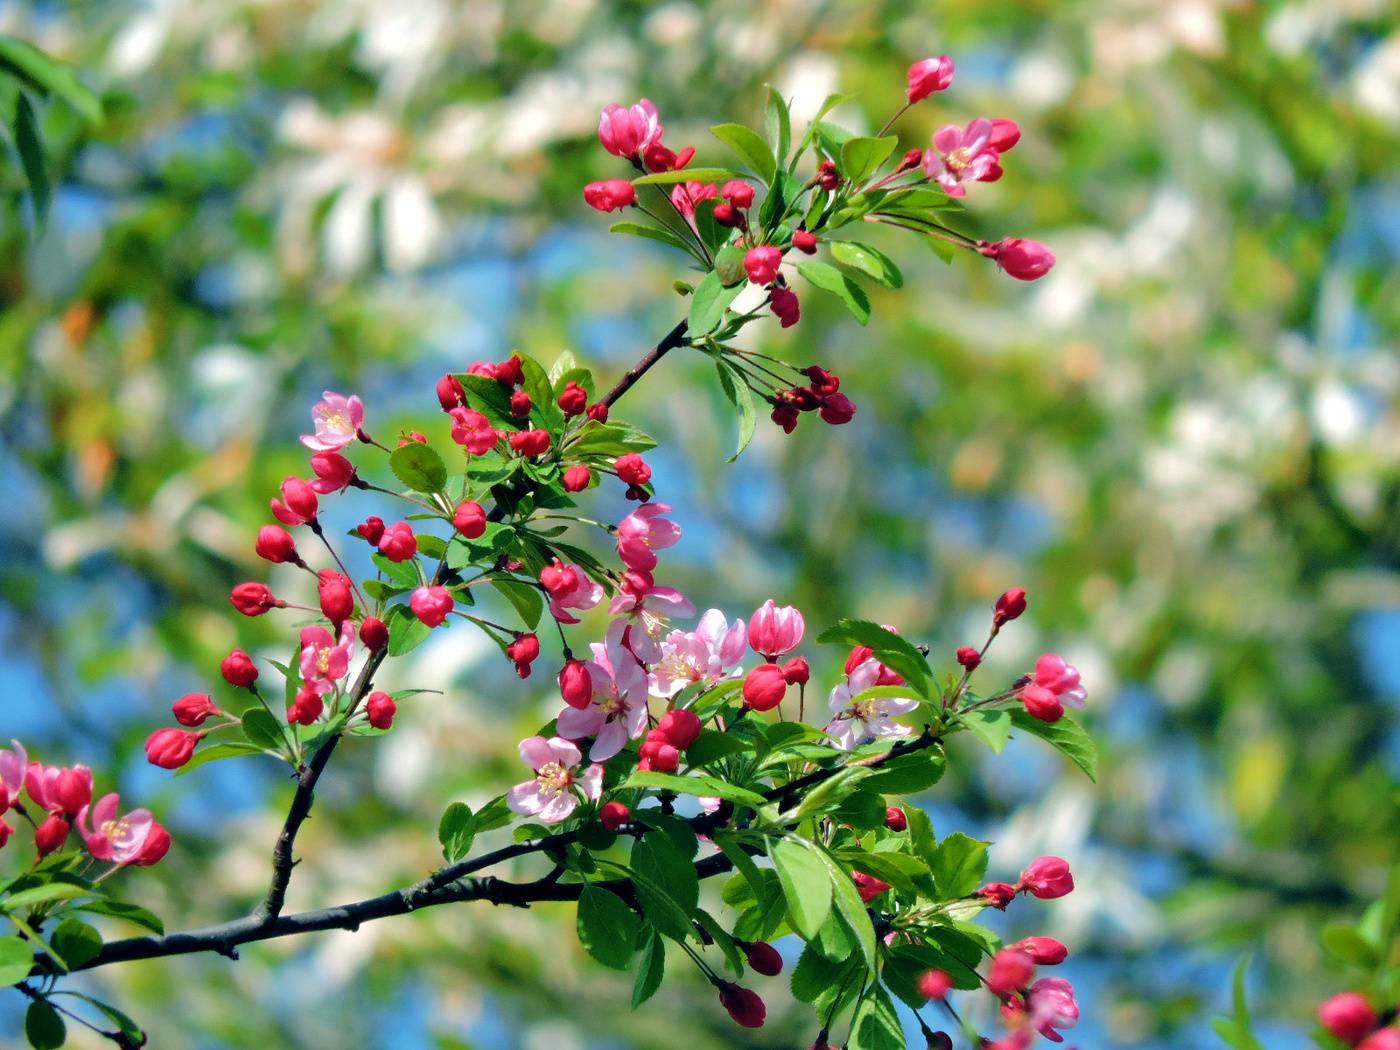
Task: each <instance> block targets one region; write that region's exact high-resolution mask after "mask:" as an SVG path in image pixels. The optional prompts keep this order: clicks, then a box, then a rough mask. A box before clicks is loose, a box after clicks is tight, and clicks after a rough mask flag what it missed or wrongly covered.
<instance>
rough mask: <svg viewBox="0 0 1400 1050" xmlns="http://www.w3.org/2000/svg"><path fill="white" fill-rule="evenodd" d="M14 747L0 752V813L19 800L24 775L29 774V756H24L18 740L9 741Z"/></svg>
mask: <svg viewBox="0 0 1400 1050" xmlns="http://www.w3.org/2000/svg"><path fill="white" fill-rule="evenodd" d="M10 743H11V744H12V745H14V750H12V751H0V802H4V805H3V806H0V813H4V812H5V811H6V810H7V809H9V808H10V807H11V806H13V805H14V804H15V803H16V802H17V801H18V800H19V793H20V792H21V791H23V790H24V778H25V774H27V773H28V772H29V756H28V755H27V754H25V751H24V745H23V744H21V743H20V742H19V741H18V740H11V741H10Z"/></svg>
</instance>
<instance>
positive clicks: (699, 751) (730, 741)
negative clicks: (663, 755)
mask: <svg viewBox="0 0 1400 1050" xmlns="http://www.w3.org/2000/svg"><path fill="white" fill-rule="evenodd" d="M752 750H753V744H752V743H750V742H749V741H747V740H742V739H740V738H739V737H736V736H731V735H730V734H729V733H721V732H720V731H719V730H717V729H702V730H701V731H700V735H699V736H698V737H696V738H695V743H693V744H691V745H690V747H688V748H686V751H685V760H686V761H687V762H689V763H690V764H691V766H708V765H709V764H710V763H711V762H718V761H719V760H720V759H721V758H727V757H728V756H730V755H737V754H740V753H741V752H744V751H752Z"/></svg>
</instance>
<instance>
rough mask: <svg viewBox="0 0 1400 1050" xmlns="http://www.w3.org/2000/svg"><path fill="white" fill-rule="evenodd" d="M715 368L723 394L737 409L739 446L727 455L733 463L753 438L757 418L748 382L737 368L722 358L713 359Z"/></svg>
mask: <svg viewBox="0 0 1400 1050" xmlns="http://www.w3.org/2000/svg"><path fill="white" fill-rule="evenodd" d="M715 370H716V371H717V372H719V385H720V388H721V389H722V390H723V391H724V396H725V397H727V398H728V399H729V402H730V404H732V405H733V406H734V407H735V408H737V409H738V410H739V447H738V448H737V449H736V450H735V452H734V455H732V456H730V457H729V462H730V463H733V462H734V461H735V460H736V459H738V458H739V456H740V455H742V454H743V451H744V449H746V448H748V447H749V442H750V441H752V440H753V434H754V428H755V426H756V424H757V418H758V417H757V414H756V413H755V412H754V407H753V391H752V390H750V389H749V384H748V383H746V382H745V381H744V377H743V376H742V375H740V374H739V372H738V370H737V369H735V368H734V366H733V365H731V364H730V363H729V362H728V361H725V360H724V359H723V358H721V359H719V360H717V361H715Z"/></svg>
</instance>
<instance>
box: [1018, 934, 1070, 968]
mask: <svg viewBox="0 0 1400 1050" xmlns="http://www.w3.org/2000/svg"><path fill="white" fill-rule="evenodd" d="M1011 947H1012V948H1018V949H1020V950H1021V951H1023V952H1025V953H1026V954H1027V955H1029V956H1030V957H1031V961H1032V962H1034V963H1035V964H1036V965H1037V966H1058V965H1059V964H1060V963H1062V962H1064V961H1065V959H1066V958H1068V957H1069V949H1068V948H1066V947H1065V946H1064V945H1063V944H1061V943H1060V942H1059V941H1057V940H1055V938H1053V937H1026V938H1025V939H1024V940H1020V941H1017V942H1016V943H1015V944H1013V945H1011Z"/></svg>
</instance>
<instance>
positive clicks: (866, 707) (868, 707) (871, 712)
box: [851, 699, 885, 722]
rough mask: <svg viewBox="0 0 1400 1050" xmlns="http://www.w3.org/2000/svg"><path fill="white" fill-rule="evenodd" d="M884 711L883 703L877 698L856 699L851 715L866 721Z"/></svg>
mask: <svg viewBox="0 0 1400 1050" xmlns="http://www.w3.org/2000/svg"><path fill="white" fill-rule="evenodd" d="M884 713H885V705H884V703H883V702H881V701H880V700H879V699H872V700H861V701H858V702H857V703H856V705H855V707H853V708H852V709H851V715H852V717H854V718H859V719H860V720H861V721H862V722H864V721H868V720H869V719H871V718H875V717H877V716H879V715H882V714H884Z"/></svg>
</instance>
